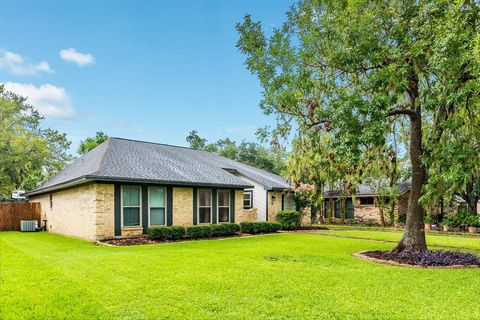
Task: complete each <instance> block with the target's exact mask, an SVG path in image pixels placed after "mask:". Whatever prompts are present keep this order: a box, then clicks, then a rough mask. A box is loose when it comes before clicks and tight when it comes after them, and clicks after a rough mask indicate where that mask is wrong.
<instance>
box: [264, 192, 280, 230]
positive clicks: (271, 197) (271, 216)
mask: <svg viewBox="0 0 480 320" xmlns="http://www.w3.org/2000/svg"><path fill="white" fill-rule="evenodd" d="M267 202H268V221H270V222H275V221H276V219H275V218H276V217H277V213H278V212H279V211H281V210H282V193H281V192H278V191H269V192H268V193H267Z"/></svg>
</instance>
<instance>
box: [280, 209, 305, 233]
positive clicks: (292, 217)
mask: <svg viewBox="0 0 480 320" xmlns="http://www.w3.org/2000/svg"><path fill="white" fill-rule="evenodd" d="M301 218H302V215H301V213H300V212H299V211H292V210H283V211H280V212H278V213H277V218H276V219H277V221H278V223H280V225H281V226H282V229H283V230H295V229H298V228H299V227H300V219H301Z"/></svg>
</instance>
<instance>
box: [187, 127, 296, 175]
mask: <svg viewBox="0 0 480 320" xmlns="http://www.w3.org/2000/svg"><path fill="white" fill-rule="evenodd" d="M186 140H187V142H188V143H189V145H190V147H191V148H194V149H199V150H204V151H208V152H213V153H217V154H219V155H220V156H222V157H226V158H229V159H232V160H236V161H238V162H241V163H245V164H248V165H251V166H254V167H257V168H260V169H264V170H266V171H269V172H272V173H276V174H282V173H284V171H285V165H286V158H287V153H286V151H285V150H284V149H281V148H280V147H278V146H272V147H270V148H266V147H264V146H263V145H261V144H259V143H256V142H245V141H242V142H241V143H239V144H237V143H236V142H235V141H232V140H230V139H229V138H225V139H220V140H218V141H217V142H214V143H208V141H207V139H205V138H202V137H200V136H199V135H198V131H197V130H192V131H190V133H189V134H188V136H187V138H186Z"/></svg>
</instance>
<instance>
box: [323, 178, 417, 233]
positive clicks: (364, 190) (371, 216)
mask: <svg viewBox="0 0 480 320" xmlns="http://www.w3.org/2000/svg"><path fill="white" fill-rule="evenodd" d="M409 195H410V183H409V182H405V183H399V184H398V199H397V201H396V202H395V209H396V210H397V212H398V214H400V215H402V214H406V213H407V208H408V197H409ZM377 196H378V194H377V193H375V192H373V191H372V189H371V188H369V187H368V186H365V185H360V186H359V187H358V190H357V192H356V194H355V196H352V195H349V196H347V197H346V209H347V210H346V217H345V218H346V219H353V220H355V221H357V222H372V223H380V221H381V220H380V208H379V207H378V205H377V204H376V201H375V197H377ZM340 205H341V204H340V192H339V191H327V192H326V194H325V199H324V205H323V218H325V219H329V218H330V212H331V211H332V209H333V208H334V209H333V211H334V217H335V218H341V217H342V213H341V206H340ZM384 215H385V218H386V217H387V216H388V209H387V210H385V212H384Z"/></svg>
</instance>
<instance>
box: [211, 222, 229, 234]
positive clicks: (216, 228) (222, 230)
mask: <svg viewBox="0 0 480 320" xmlns="http://www.w3.org/2000/svg"><path fill="white" fill-rule="evenodd" d="M211 228H212V237H223V236H225V235H226V234H227V228H226V227H225V225H223V224H213V225H212V226H211Z"/></svg>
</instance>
